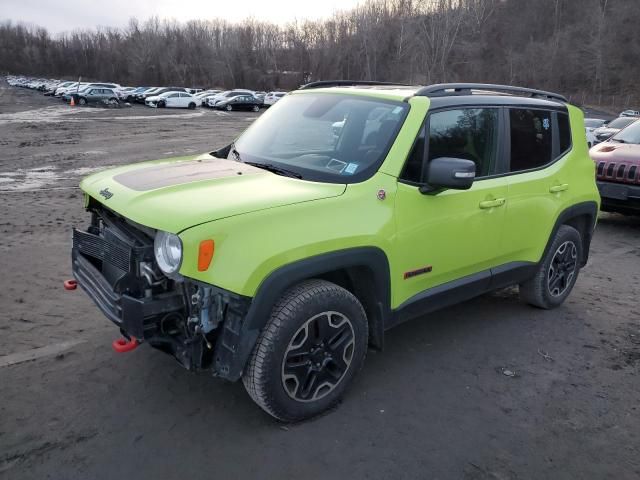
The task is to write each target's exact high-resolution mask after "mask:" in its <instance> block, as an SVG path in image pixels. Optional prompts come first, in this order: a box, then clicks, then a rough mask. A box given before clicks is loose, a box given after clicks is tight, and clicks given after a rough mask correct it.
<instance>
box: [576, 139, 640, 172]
mask: <svg viewBox="0 0 640 480" xmlns="http://www.w3.org/2000/svg"><path fill="white" fill-rule="evenodd" d="M589 153H590V155H591V158H592V159H593V160H595V161H596V162H598V161H605V162H616V163H621V162H622V163H625V164H630V165H639V166H640V145H637V144H633V143H616V142H611V141H609V142H604V143H600V144H598V145H596V146H595V147H593V148H592V149H591V150H590V151H589Z"/></svg>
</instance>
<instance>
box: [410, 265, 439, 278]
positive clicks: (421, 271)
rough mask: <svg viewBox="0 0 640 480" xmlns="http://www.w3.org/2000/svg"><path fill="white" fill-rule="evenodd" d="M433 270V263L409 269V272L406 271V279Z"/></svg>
mask: <svg viewBox="0 0 640 480" xmlns="http://www.w3.org/2000/svg"><path fill="white" fill-rule="evenodd" d="M431 270H433V268H432V267H431V265H427V266H426V267H422V268H418V269H417V270H409V271H408V272H404V279H405V280H408V279H409V278H413V277H417V276H418V275H422V274H423V273H430V272H431Z"/></svg>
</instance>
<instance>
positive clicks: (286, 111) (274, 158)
mask: <svg viewBox="0 0 640 480" xmlns="http://www.w3.org/2000/svg"><path fill="white" fill-rule="evenodd" d="M408 110H409V105H408V104H407V103H403V102H396V101H390V100H382V99H375V98H371V97H364V96H359V95H344V94H332V93H316V94H311V93H310V94H306V93H305V94H299V95H288V96H286V97H284V98H282V100H281V101H279V102H278V103H277V104H276V105H275V106H273V107H272V108H271V109H269V110H268V111H267V112H266V113H265V114H263V115H262V117H260V118H259V119H258V120H257V121H256V122H255V123H254V124H253V125H252V126H251V127H250V128H249V129H248V130H247V131H246V132H245V133H243V134H242V135H241V136H240V138H239V139H238V140H237V141H236V142H235V152H231V153H230V155H229V158H234V159H235V158H237V157H239V158H240V159H241V160H242V161H245V162H251V163H258V164H264V165H269V164H271V165H275V166H276V167H279V168H282V169H286V170H289V171H293V172H295V173H296V174H298V175H300V176H301V177H302V178H304V179H305V180H313V181H320V182H331V183H354V182H360V181H363V180H365V179H367V178H369V177H370V176H371V175H372V174H373V173H374V172H375V171H376V170H377V169H378V167H379V165H380V163H381V162H382V161H383V160H384V157H385V156H386V154H387V152H388V151H389V148H390V147H391V144H392V143H393V140H394V139H395V136H396V135H397V133H398V131H399V130H400V127H401V126H402V123H403V121H404V119H405V117H406V115H407V112H408ZM234 155H235V156H234Z"/></svg>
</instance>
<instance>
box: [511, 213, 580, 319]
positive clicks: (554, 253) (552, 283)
mask: <svg viewBox="0 0 640 480" xmlns="http://www.w3.org/2000/svg"><path fill="white" fill-rule="evenodd" d="M582 248H583V247H582V238H581V237H580V233H579V232H578V231H577V230H576V229H575V228H573V227H570V226H569V225H562V226H561V227H560V228H559V229H558V231H557V232H556V235H555V237H554V238H553V242H552V243H551V246H550V247H549V250H548V251H547V253H546V254H545V256H544V258H543V260H542V262H541V263H540V266H539V267H538V270H537V271H536V274H535V275H534V276H533V277H532V278H531V279H529V280H527V281H526V282H523V283H521V284H520V298H521V299H522V300H523V301H525V302H527V303H528V304H530V305H533V306H535V307H538V308H544V309H547V310H548V309H551V308H556V307H558V306H560V305H562V303H563V302H564V301H565V300H566V298H567V297H568V296H569V294H570V293H571V290H572V289H573V286H574V285H575V283H576V280H577V279H578V272H579V271H580V261H581V259H582V258H583V254H582Z"/></svg>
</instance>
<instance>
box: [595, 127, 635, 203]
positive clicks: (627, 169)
mask: <svg viewBox="0 0 640 480" xmlns="http://www.w3.org/2000/svg"><path fill="white" fill-rule="evenodd" d="M589 154H590V155H591V158H592V159H593V161H594V162H595V163H596V178H597V184H598V190H600V197H601V198H602V210H605V211H609V212H620V213H633V214H640V120H638V121H635V122H633V123H632V124H631V125H629V126H628V127H626V128H625V129H623V130H621V131H619V132H618V133H616V134H615V135H613V136H612V137H611V138H610V139H609V140H607V141H606V142H603V143H601V144H599V145H597V146H595V147H593V148H592V149H591V150H590V151H589Z"/></svg>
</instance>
